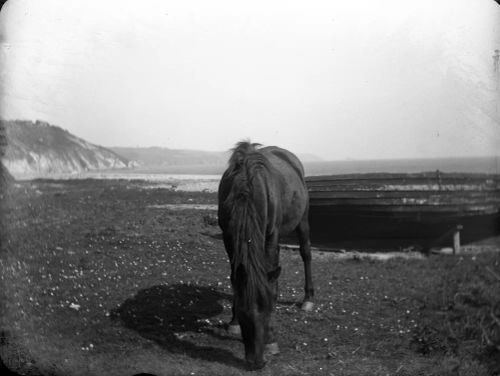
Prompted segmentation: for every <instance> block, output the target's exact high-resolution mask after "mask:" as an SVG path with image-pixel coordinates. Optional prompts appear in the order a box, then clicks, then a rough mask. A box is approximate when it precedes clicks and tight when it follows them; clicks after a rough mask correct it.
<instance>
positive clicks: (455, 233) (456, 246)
mask: <svg viewBox="0 0 500 376" xmlns="http://www.w3.org/2000/svg"><path fill="white" fill-rule="evenodd" d="M462 228H463V226H462V225H457V227H456V228H455V231H453V254H454V255H456V254H457V253H459V252H460V230H461V229H462Z"/></svg>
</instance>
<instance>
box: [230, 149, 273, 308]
mask: <svg viewBox="0 0 500 376" xmlns="http://www.w3.org/2000/svg"><path fill="white" fill-rule="evenodd" d="M259 146H260V144H255V143H254V144H252V143H250V142H247V141H243V142H240V143H238V144H237V145H236V147H235V148H234V149H232V152H233V153H232V155H231V157H230V159H229V168H228V173H229V174H230V176H231V180H232V188H231V192H230V194H229V195H228V197H227V199H226V200H225V202H224V206H225V207H226V209H227V210H229V211H230V213H231V223H230V226H231V227H232V228H231V233H232V234H233V244H234V250H233V256H232V259H231V268H232V270H233V273H235V276H234V277H235V280H236V284H237V286H236V290H237V292H238V295H239V296H240V299H241V298H243V301H242V303H243V305H244V306H245V307H247V308H250V306H251V304H252V303H254V302H258V303H260V304H263V303H264V302H267V301H268V300H269V296H270V291H269V283H268V280H267V273H268V272H269V270H268V267H267V265H266V254H265V250H266V227H267V192H265V191H263V188H262V187H263V184H262V183H263V181H262V180H261V179H263V178H264V174H266V173H267V172H268V171H269V168H270V166H269V162H268V160H267V158H266V157H265V156H264V155H263V154H262V153H261V152H260V151H259V150H258V147H259ZM257 183H258V184H257ZM264 186H265V185H264ZM264 189H265V188H264ZM259 200H260V201H259ZM262 200H264V201H262ZM262 206H264V208H266V210H263V208H262Z"/></svg>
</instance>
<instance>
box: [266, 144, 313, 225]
mask: <svg viewBox="0 0 500 376" xmlns="http://www.w3.org/2000/svg"><path fill="white" fill-rule="evenodd" d="M260 151H261V152H262V153H263V154H264V155H265V156H266V157H267V159H268V160H269V162H270V164H271V166H272V167H273V168H274V169H275V171H277V173H278V174H279V181H280V182H281V184H280V194H279V196H280V202H281V204H280V207H281V221H280V222H281V232H282V233H288V232H290V231H292V230H293V229H295V227H296V226H297V225H298V224H299V222H300V221H301V220H302V218H303V216H304V215H306V214H307V209H308V206H309V196H308V192H307V186H306V183H305V180H304V167H303V166H302V163H301V162H300V160H299V159H298V158H297V157H296V156H295V155H294V154H293V153H291V152H289V151H288V150H285V149H281V148H279V147H277V146H268V147H265V148H262V149H260Z"/></svg>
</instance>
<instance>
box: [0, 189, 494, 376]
mask: <svg viewBox="0 0 500 376" xmlns="http://www.w3.org/2000/svg"><path fill="white" fill-rule="evenodd" d="M141 184H142V183H141V182H134V183H133V184H130V182H127V181H99V180H97V181H93V180H84V181H35V182H25V183H20V184H17V185H16V186H15V187H13V188H12V192H11V193H10V199H9V201H8V202H4V203H3V205H4V208H5V211H4V224H5V228H4V230H5V234H6V237H5V239H2V240H4V241H3V242H2V253H1V255H0V256H1V257H0V278H1V285H2V286H1V287H2V288H1V289H0V294H1V296H0V297H1V298H2V299H1V304H2V306H1V313H2V315H1V316H0V329H1V330H2V340H1V341H2V342H1V350H0V351H1V354H2V358H3V359H5V361H6V362H7V363H8V366H10V367H12V368H14V369H15V370H17V371H22V372H25V373H30V372H31V373H34V372H35V371H38V372H39V373H42V374H47V375H49V374H50V375H59V374H61V375H123V374H129V375H132V374H136V373H141V372H148V373H152V374H156V375H172V374H175V375H191V374H196V375H212V374H221V375H246V374H252V373H249V372H247V371H246V370H245V368H244V361H243V345H242V343H241V342H240V340H239V338H235V337H232V336H230V335H229V334H227V333H226V331H225V330H224V324H225V323H226V322H227V321H228V320H229V318H230V315H231V312H230V306H231V294H232V293H231V287H230V283H229V263H228V261H227V258H226V254H225V251H224V247H223V244H222V241H221V239H220V233H219V229H218V227H217V226H216V223H215V222H214V221H215V217H213V213H212V216H209V214H208V213H206V212H203V211H197V210H191V209H188V210H182V211H179V210H176V211H174V210H168V209H159V208H154V207H152V206H151V205H162V204H183V203H202V204H215V203H216V200H217V197H216V194H214V193H208V192H175V191H173V190H170V189H149V188H148V189H143V188H142V185H141ZM313 257H314V258H313V276H314V282H315V288H316V301H315V308H314V310H313V311H312V312H308V313H306V312H302V311H301V310H300V308H299V306H298V304H297V303H299V302H300V301H301V299H302V297H303V264H302V261H301V258H300V256H299V254H298V252H294V251H286V252H282V255H281V261H282V268H283V272H282V276H281V277H280V282H279V283H280V295H279V299H278V304H277V307H276V311H275V317H274V321H275V327H276V329H277V335H278V342H279V345H280V349H281V354H279V355H277V356H275V357H273V358H271V359H269V363H268V365H267V366H266V368H265V369H264V370H263V371H261V372H259V375H274V374H287V375H307V374H314V375H331V374H333V375H387V374H390V375H424V374H425V375H448V374H449V375H456V374H458V375H489V374H494V372H498V371H497V369H498V368H496V367H497V366H498V362H497V359H498V358H499V352H498V349H497V348H496V347H495V346H496V344H497V342H496V341H497V340H498V331H497V330H498V326H497V324H496V319H495V317H497V315H498V298H499V297H498V291H500V286H499V282H500V281H498V279H497V278H496V275H498V274H499V270H500V267H499V262H500V258H499V253H498V252H495V253H488V254H486V253H484V254H477V255H475V256H473V255H464V256H459V257H450V256H431V257H429V258H427V259H423V260H404V259H391V260H388V261H386V262H380V261H373V260H361V259H358V260H337V259H335V258H332V257H328V254H324V255H322V254H320V253H315V254H314V255H313ZM492 314H493V315H492ZM485 333H486V334H485Z"/></svg>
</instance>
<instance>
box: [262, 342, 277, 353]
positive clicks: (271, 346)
mask: <svg viewBox="0 0 500 376" xmlns="http://www.w3.org/2000/svg"><path fill="white" fill-rule="evenodd" d="M279 353H280V347H279V346H278V342H273V343H266V347H265V349H264V354H266V355H277V354H279Z"/></svg>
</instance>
